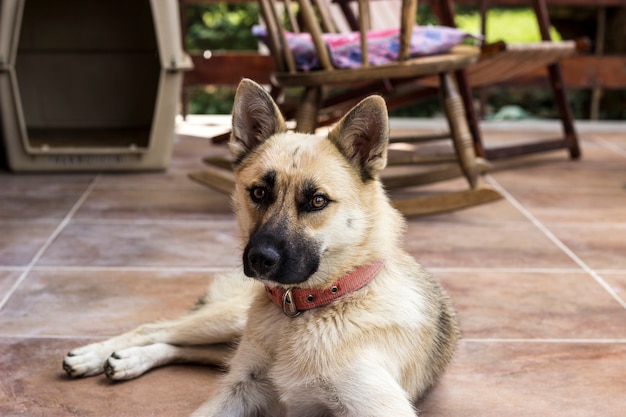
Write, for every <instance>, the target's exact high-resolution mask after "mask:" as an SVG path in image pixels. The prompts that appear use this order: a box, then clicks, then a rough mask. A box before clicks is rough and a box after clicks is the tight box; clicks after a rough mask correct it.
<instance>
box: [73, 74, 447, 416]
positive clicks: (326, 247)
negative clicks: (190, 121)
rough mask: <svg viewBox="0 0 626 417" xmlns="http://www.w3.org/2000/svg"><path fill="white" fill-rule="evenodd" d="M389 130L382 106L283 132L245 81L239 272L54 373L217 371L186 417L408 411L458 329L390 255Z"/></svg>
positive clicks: (406, 263) (403, 262)
mask: <svg viewBox="0 0 626 417" xmlns="http://www.w3.org/2000/svg"><path fill="white" fill-rule="evenodd" d="M388 133H389V128H388V118H387V109H386V106H385V103H384V101H383V99H382V98H380V97H369V98H367V99H365V100H363V101H362V102H361V103H359V104H358V105H357V106H355V107H354V108H353V109H352V110H351V111H350V112H348V113H347V114H346V115H345V116H344V117H343V119H342V120H341V121H340V122H339V123H338V125H337V126H336V127H334V128H333V129H332V131H331V132H330V133H329V134H328V135H327V136H315V135H308V134H299V133H288V132H287V131H286V128H285V123H284V120H283V117H282V116H281V114H280V112H279V110H278V107H277V106H276V104H275V103H274V102H273V100H272V99H271V97H270V96H269V95H268V94H267V92H266V91H265V90H264V89H263V88H262V87H260V86H259V85H257V84H256V83H254V82H252V81H250V80H243V81H242V82H241V84H240V85H239V88H238V90H237V94H236V97H235V103H234V110H233V133H232V137H231V140H230V149H231V151H232V154H233V158H234V161H235V162H234V170H235V174H236V189H235V191H234V194H233V203H234V208H235V211H236V214H237V219H238V224H239V231H240V233H241V237H242V242H243V246H244V247H245V250H244V251H243V259H242V260H243V268H242V270H239V271H235V272H233V274H230V275H224V276H221V277H217V278H216V279H215V280H214V282H213V283H212V286H211V287H210V288H209V290H208V292H207V293H206V295H205V296H204V297H203V298H202V299H201V300H200V302H199V303H198V304H197V305H196V306H195V307H194V308H193V309H192V310H191V311H190V312H189V313H188V314H186V315H185V316H183V317H181V318H179V319H177V320H172V321H166V322H157V323H154V324H149V325H145V326H141V327H139V328H138V329H136V330H134V331H131V332H129V333H126V334H123V335H121V336H118V337H115V338H112V339H110V340H107V341H104V342H102V343H95V344H92V345H88V346H85V347H82V348H78V349H75V350H73V351H71V352H70V353H69V354H68V355H67V356H66V358H65V360H64V362H63V367H64V369H65V370H66V372H67V373H68V374H69V375H71V376H90V375H96V374H99V373H102V372H104V373H105V374H106V375H107V377H109V378H110V379H113V380H122V379H129V378H134V377H137V376H139V375H141V374H142V373H144V372H146V371H147V370H149V369H150V368H153V367H156V366H160V365H164V364H167V363H171V362H181V361H190V362H201V363H210V364H216V365H222V366H224V367H227V368H228V369H229V370H228V373H227V374H226V375H225V376H224V378H223V380H222V381H221V387H220V388H219V390H218V393H217V394H216V395H215V396H214V397H213V398H210V399H209V400H208V401H207V402H206V403H205V404H204V405H203V406H202V407H201V408H200V409H199V410H197V411H196V413H195V414H194V415H197V416H212V417H217V416H220V417H244V416H245V417H257V416H259V417H261V416H263V417H322V416H337V417H339V416H341V417H374V416H376V417H414V416H415V415H416V410H415V408H414V404H415V401H416V400H417V399H419V398H420V397H421V396H422V395H423V394H424V393H425V391H426V390H427V389H428V388H429V387H431V386H432V385H433V384H434V383H435V381H436V380H437V378H438V377H439V376H440V374H441V373H442V371H443V370H444V368H445V367H446V365H447V364H448V363H449V362H450V359H451V357H452V355H453V352H454V349H455V345H456V342H457V339H458V330H457V325H456V318H455V313H454V311H453V309H452V307H451V304H450V301H449V299H448V297H447V296H446V294H445V293H444V291H443V290H442V288H441V287H440V286H439V285H438V284H437V283H436V282H435V281H434V280H433V279H432V278H431V277H430V276H429V275H428V274H427V273H426V272H425V271H424V270H423V269H422V267H421V266H420V265H418V264H417V263H416V262H415V260H414V259H413V258H412V257H411V256H409V255H408V254H407V253H406V252H405V251H404V250H403V249H402V242H401V239H402V235H403V232H404V228H405V224H404V221H403V219H402V217H401V215H400V214H399V213H398V212H397V211H396V210H395V209H394V208H392V206H391V205H390V202H389V200H388V198H387V196H386V195H385V192H384V190H383V187H382V185H381V182H380V181H379V173H380V171H381V170H382V169H383V168H384V167H385V165H386V162H387V145H388ZM250 278H252V279H250Z"/></svg>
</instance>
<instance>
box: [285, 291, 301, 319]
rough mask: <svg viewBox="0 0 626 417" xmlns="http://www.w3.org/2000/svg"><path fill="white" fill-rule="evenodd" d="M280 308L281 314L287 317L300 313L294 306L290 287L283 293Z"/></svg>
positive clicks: (296, 315)
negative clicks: (281, 309)
mask: <svg viewBox="0 0 626 417" xmlns="http://www.w3.org/2000/svg"><path fill="white" fill-rule="evenodd" d="M282 308H283V314H284V315H285V316H287V317H289V318H294V317H298V316H299V315H300V314H301V313H302V311H300V310H298V308H297V307H296V303H295V302H294V300H293V297H292V295H291V288H289V289H288V290H287V291H285V293H284V294H283V302H282Z"/></svg>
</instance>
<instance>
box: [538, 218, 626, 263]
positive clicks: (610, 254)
mask: <svg viewBox="0 0 626 417" xmlns="http://www.w3.org/2000/svg"><path fill="white" fill-rule="evenodd" d="M550 230H552V232H553V233H554V234H555V235H556V236H557V237H558V238H559V239H560V240H561V241H562V242H563V243H564V244H565V245H566V246H567V247H568V248H570V249H571V250H573V251H574V253H576V255H577V256H578V257H579V258H580V259H581V260H582V261H583V262H585V263H586V264H587V265H588V266H590V267H591V268H593V269H626V255H625V254H626V224H624V223H613V224H604V225H598V226H594V225H588V224H580V225H576V224H572V225H554V226H550Z"/></svg>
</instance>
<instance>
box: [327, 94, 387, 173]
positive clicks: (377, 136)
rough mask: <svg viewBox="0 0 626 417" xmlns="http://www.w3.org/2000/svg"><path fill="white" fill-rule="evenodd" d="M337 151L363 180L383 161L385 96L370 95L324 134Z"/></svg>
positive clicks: (379, 166) (385, 116)
mask: <svg viewBox="0 0 626 417" xmlns="http://www.w3.org/2000/svg"><path fill="white" fill-rule="evenodd" d="M328 138H329V139H330V140H331V142H333V143H334V144H335V146H337V148H339V150H340V151H341V153H342V154H343V155H344V156H345V157H346V158H347V159H348V160H349V161H350V162H351V163H352V164H353V165H354V166H355V167H356V168H358V169H359V170H360V172H361V178H362V179H363V181H367V180H370V179H373V178H375V177H376V175H377V174H378V172H379V171H380V170H382V169H383V168H385V166H386V165H387V144H388V142H389V117H388V115H387V106H386V104H385V100H384V99H383V98H382V97H380V96H371V97H368V98H366V99H364V100H362V101H361V102H360V103H359V104H357V105H356V106H355V107H354V108H352V110H350V111H349V112H348V113H347V114H346V115H345V116H344V117H343V118H342V119H341V120H340V121H339V123H338V124H337V126H335V127H334V128H333V130H332V131H331V132H330V133H329V134H328Z"/></svg>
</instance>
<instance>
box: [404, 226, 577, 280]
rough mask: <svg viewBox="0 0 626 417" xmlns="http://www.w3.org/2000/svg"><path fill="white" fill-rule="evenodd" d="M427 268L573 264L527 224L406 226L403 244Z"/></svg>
mask: <svg viewBox="0 0 626 417" xmlns="http://www.w3.org/2000/svg"><path fill="white" fill-rule="evenodd" d="M405 246H406V248H407V250H408V251H409V253H411V254H412V255H413V256H414V257H415V258H416V259H417V260H418V261H419V262H420V263H422V264H423V265H424V266H426V267H427V268H428V267H479V268H531V267H533V268H543V267H554V268H571V267H574V266H575V264H574V262H573V261H572V260H571V259H570V258H569V257H568V256H567V255H565V253H563V252H562V251H561V250H560V249H559V248H558V247H557V246H556V245H554V243H552V242H551V241H550V240H548V238H546V237H545V236H544V235H543V233H541V232H540V231H539V230H538V229H537V228H536V227H535V226H533V225H532V224H530V223H527V222H503V223H500V224H492V225H485V224H476V223H471V222H457V223H454V222H447V221H445V218H444V217H440V218H439V220H438V221H437V222H428V223H426V222H419V221H412V222H410V223H409V227H408V230H407V237H406V244H405Z"/></svg>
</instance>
